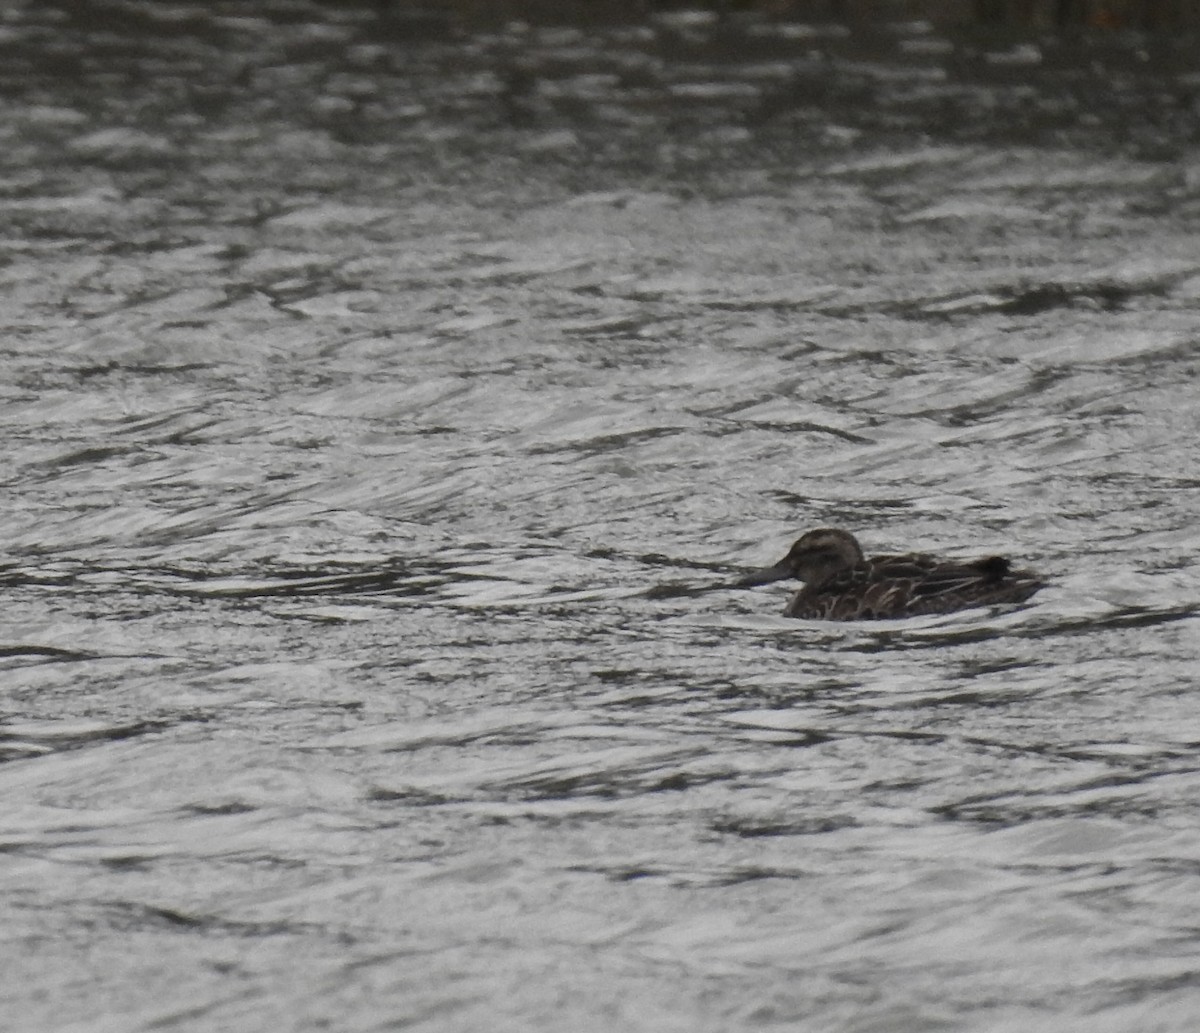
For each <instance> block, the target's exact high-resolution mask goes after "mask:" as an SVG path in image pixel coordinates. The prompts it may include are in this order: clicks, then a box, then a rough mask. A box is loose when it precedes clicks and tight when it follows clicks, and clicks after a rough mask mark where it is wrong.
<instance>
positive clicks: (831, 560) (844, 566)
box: [737, 527, 863, 586]
mask: <svg viewBox="0 0 1200 1033" xmlns="http://www.w3.org/2000/svg"><path fill="white" fill-rule="evenodd" d="M862 561H863V551H862V548H861V547H860V546H859V544H858V540H857V539H856V538H855V537H854V535H852V534H851V533H850V532H849V531H842V530H839V529H838V528H836V527H821V528H818V529H817V530H815V531H809V532H808V533H807V534H804V535H801V536H800V537H799V538H797V539H796V542H795V544H794V545H793V546H792V547H791V549H789V550H788V554H787V555H786V556H784V557H783V559H781V560H780V561H779V562H778V563H776V564H775V565H774V566H773V567H765V568H763V569H762V570H756V571H754V572H753V573H752V574H748V575H747V576H746V577H744V578H741V579H739V580H738V581H737V584H738V585H745V586H749V585H765V584H767V582H769V581H782V580H784V579H786V578H798V579H799V580H801V581H807V582H809V583H815V582H820V581H824V580H825V579H826V578H827V577H829V576H830V575H832V574H836V573H838V572H839V571H842V570H848V569H849V568H850V567H853V566H854V565H855V564H856V563H861V562H862Z"/></svg>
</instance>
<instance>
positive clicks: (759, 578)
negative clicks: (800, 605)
mask: <svg viewBox="0 0 1200 1033" xmlns="http://www.w3.org/2000/svg"><path fill="white" fill-rule="evenodd" d="M792 576H793V575H792V570H791V567H789V566H788V565H787V564H786V563H785V562H783V561H782V560H781V561H780V562H779V563H776V564H775V566H773V567H763V568H762V570H754V571H751V572H750V573H749V574H747V575H746V576H745V577H740V578H738V579H737V580H736V581H735V582H734V586H735V587H737V588H751V587H753V586H754V585H768V584H770V583H771V582H772V581H784V580H786V579H787V578H790V577H792Z"/></svg>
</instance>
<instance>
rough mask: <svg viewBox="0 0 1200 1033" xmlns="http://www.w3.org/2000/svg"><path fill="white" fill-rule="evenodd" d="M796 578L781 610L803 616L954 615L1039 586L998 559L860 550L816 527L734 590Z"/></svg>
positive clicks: (1015, 599)
mask: <svg viewBox="0 0 1200 1033" xmlns="http://www.w3.org/2000/svg"><path fill="white" fill-rule="evenodd" d="M787 578H798V579H799V580H801V581H803V582H804V587H803V588H802V589H800V591H799V592H797V593H796V594H795V595H794V596H793V597H792V599H791V601H790V602H789V603H788V604H787V607H786V608H785V609H784V611H783V615H784V616H785V617H797V618H799V619H801V620H827V621H854V620H892V619H895V618H901V617H919V616H925V615H928V614H940V613H954V612H955V611H957V610H967V609H971V608H972V607H976V606H991V605H994V604H998V603H1022V602H1024V601H1025V600H1026V599H1028V598H1029V597H1030V596H1031V595H1033V594H1034V593H1035V592H1037V591H1038V590H1039V589H1041V588H1044V587H1045V582H1044V581H1042V580H1041V579H1040V578H1039V577H1038V576H1037V575H1036V574H1034V573H1033V572H1032V571H1029V570H1016V569H1014V568H1013V566H1012V564H1011V563H1010V562H1009V560H1007V559H1006V558H1005V557H1003V556H984V557H983V558H982V559H978V560H967V561H962V560H952V559H945V558H942V557H939V556H931V555H929V554H927V553H919V552H914V553H906V554H903V555H896V556H871V557H869V558H868V557H866V556H865V555H864V554H863V550H862V546H860V545H859V544H858V539H857V538H855V537H854V535H852V534H851V533H850V532H849V531H843V530H842V529H841V528H837V527H820V528H817V529H816V530H815V531H809V532H807V533H806V534H803V535H801V536H800V537H799V538H797V539H796V542H795V544H793V545H792V547H791V549H790V550H789V551H788V554H787V555H786V556H784V558H783V559H781V560H780V561H779V562H778V563H776V564H775V565H774V566H772V567H766V568H764V569H762V570H757V571H755V572H754V573H752V574H749V575H747V576H746V577H743V578H740V579H739V580H738V581H737V582H736V583H735V584H736V585H737V586H740V587H747V586H751V585H763V584H767V583H768V582H771V581H782V580H785V579H787Z"/></svg>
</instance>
